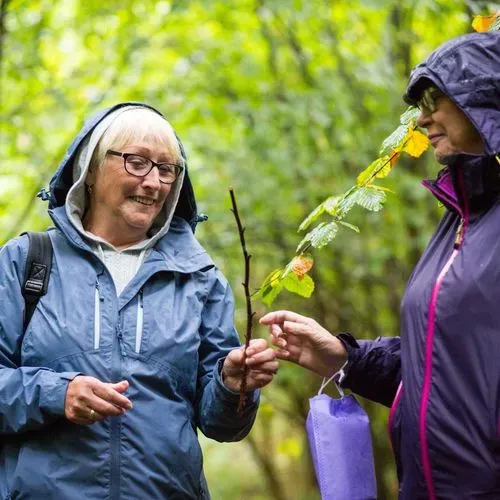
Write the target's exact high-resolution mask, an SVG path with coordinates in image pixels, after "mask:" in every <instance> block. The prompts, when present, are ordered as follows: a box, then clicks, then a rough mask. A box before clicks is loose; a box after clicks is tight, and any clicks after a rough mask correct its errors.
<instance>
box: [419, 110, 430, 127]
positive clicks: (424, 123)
mask: <svg viewBox="0 0 500 500" xmlns="http://www.w3.org/2000/svg"><path fill="white" fill-rule="evenodd" d="M431 121H432V113H426V112H424V111H420V114H419V115H418V117H417V125H418V126H419V127H421V128H427V127H428V126H429V123H430V122H431Z"/></svg>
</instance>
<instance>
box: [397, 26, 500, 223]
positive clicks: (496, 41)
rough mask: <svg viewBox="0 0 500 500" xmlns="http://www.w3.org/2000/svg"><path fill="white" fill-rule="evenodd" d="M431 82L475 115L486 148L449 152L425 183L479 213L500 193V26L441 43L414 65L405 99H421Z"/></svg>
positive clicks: (459, 207)
mask: <svg viewBox="0 0 500 500" xmlns="http://www.w3.org/2000/svg"><path fill="white" fill-rule="evenodd" d="M431 84H432V85H434V86H436V87H437V88H439V89H440V90H441V91H442V92H444V93H445V94H446V95H447V96H448V97H449V98H450V99H451V100H452V101H453V102H454V103H455V104H456V105H457V106H458V107H459V108H460V109H461V110H462V111H463V112H464V113H465V115H466V116H467V117H468V118H469V119H470V121H471V122H472V124H473V125H474V126H475V128H476V129H477V131H478V132H479V134H480V135H481V138H482V139H483V143H484V145H485V152H484V154H483V155H470V154H464V153H463V154H456V155H452V156H449V157H448V158H446V159H445V161H446V164H447V166H446V167H445V168H443V169H442V170H441V171H440V173H439V175H438V178H437V179H436V180H430V181H424V185H425V186H426V187H428V188H429V189H430V190H431V191H432V192H433V194H434V195H435V196H436V197H437V198H438V199H439V200H440V201H441V202H443V203H444V204H445V205H446V206H447V207H448V208H449V209H450V210H456V211H458V212H461V213H463V212H464V211H470V212H471V213H472V215H473V216H474V214H475V213H480V212H482V211H483V210H484V209H487V208H488V207H489V206H491V203H492V202H493V200H495V199H496V198H497V196H498V194H499V193H500V162H499V161H498V160H497V158H496V157H495V155H498V154H499V153H500V31H492V32H486V33H471V34H467V35H463V36H460V37H458V38H454V39H453V40H450V41H449V42H447V43H445V44H443V45H441V46H440V47H439V48H438V49H437V50H435V51H434V52H432V54H431V55H430V56H429V57H427V59H425V61H423V62H422V63H421V64H419V65H417V66H416V67H415V68H414V69H413V71H412V73H411V76H410V80H409V83H408V86H407V89H406V93H405V96H404V99H405V101H406V102H408V103H409V104H412V105H415V104H416V101H417V100H418V99H419V97H420V95H421V93H422V91H423V90H424V89H425V88H426V87H428V86H429V85H431ZM450 188H451V189H450ZM450 195H451V196H452V198H453V199H452V200H451V199H450Z"/></svg>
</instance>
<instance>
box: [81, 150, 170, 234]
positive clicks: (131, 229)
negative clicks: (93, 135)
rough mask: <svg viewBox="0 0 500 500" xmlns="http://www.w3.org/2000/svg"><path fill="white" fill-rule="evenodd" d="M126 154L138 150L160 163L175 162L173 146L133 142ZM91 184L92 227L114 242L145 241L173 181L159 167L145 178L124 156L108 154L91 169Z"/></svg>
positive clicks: (88, 178)
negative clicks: (167, 180)
mask: <svg viewBox="0 0 500 500" xmlns="http://www.w3.org/2000/svg"><path fill="white" fill-rule="evenodd" d="M120 152H122V153H135V154H139V155H142V156H144V157H146V158H149V159H151V160H153V161H155V162H157V163H161V162H173V161H174V159H173V158H171V154H170V152H169V149H168V148H166V147H165V146H163V145H158V144H154V143H148V142H137V143H131V144H128V145H126V146H124V147H122V148H121V150H120ZM87 184H88V185H90V186H92V194H91V205H90V214H89V215H90V218H91V220H90V221H89V222H90V227H89V229H90V230H91V231H92V232H93V233H94V234H97V235H98V236H100V237H102V238H104V239H106V240H107V241H109V242H111V243H113V242H114V241H117V240H121V239H123V235H124V234H126V235H127V237H126V238H125V239H127V240H129V241H141V240H143V239H145V238H146V237H147V232H148V230H149V228H150V227H151V225H152V224H153V221H154V220H155V218H156V217H157V216H158V214H159V213H160V211H161V209H162V208H163V205H164V203H165V200H166V199H167V196H168V193H169V192H170V189H171V186H172V185H171V184H163V183H161V182H160V179H159V172H158V169H157V168H152V170H151V171H150V172H149V173H148V174H147V175H146V176H144V177H135V176H133V175H131V174H129V173H128V172H127V171H126V170H125V167H124V160H123V158H122V157H119V156H113V155H109V154H107V155H106V157H105V159H104V163H103V164H102V166H101V167H100V168H97V169H95V170H94V171H93V172H90V173H89V175H88V177H87Z"/></svg>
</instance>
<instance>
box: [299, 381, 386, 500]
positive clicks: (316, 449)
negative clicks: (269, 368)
mask: <svg viewBox="0 0 500 500" xmlns="http://www.w3.org/2000/svg"><path fill="white" fill-rule="evenodd" d="M325 385H326V384H325V383H323V385H322V386H321V389H320V390H319V393H318V395H317V396H315V397H313V398H311V399H310V400H309V404H310V410H309V414H308V415H307V420H306V429H307V437H308V439H309V446H310V448H311V455H312V459H313V464H314V470H315V472H316V478H317V480H318V484H319V489H320V492H321V498H322V500H374V499H376V498H377V483H376V480H375V467H374V462H373V448H372V438H371V433H370V422H369V420H368V415H367V414H366V412H365V411H364V410H363V408H361V406H360V405H359V403H358V402H357V401H356V399H355V398H354V396H353V395H352V394H350V395H348V396H345V395H344V394H343V392H342V390H341V389H340V388H339V387H338V386H337V388H338V389H339V392H340V394H341V397H340V398H338V399H332V398H331V397H329V396H327V395H326V394H321V392H322V390H323V388H324V386H325Z"/></svg>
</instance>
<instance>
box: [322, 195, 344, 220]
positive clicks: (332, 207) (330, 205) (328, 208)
mask: <svg viewBox="0 0 500 500" xmlns="http://www.w3.org/2000/svg"><path fill="white" fill-rule="evenodd" d="M341 199H342V196H330V198H327V199H326V200H325V201H324V202H323V207H324V209H325V212H328V213H329V214H330V215H334V216H335V215H337V211H338V206H339V201H340V200H341Z"/></svg>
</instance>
